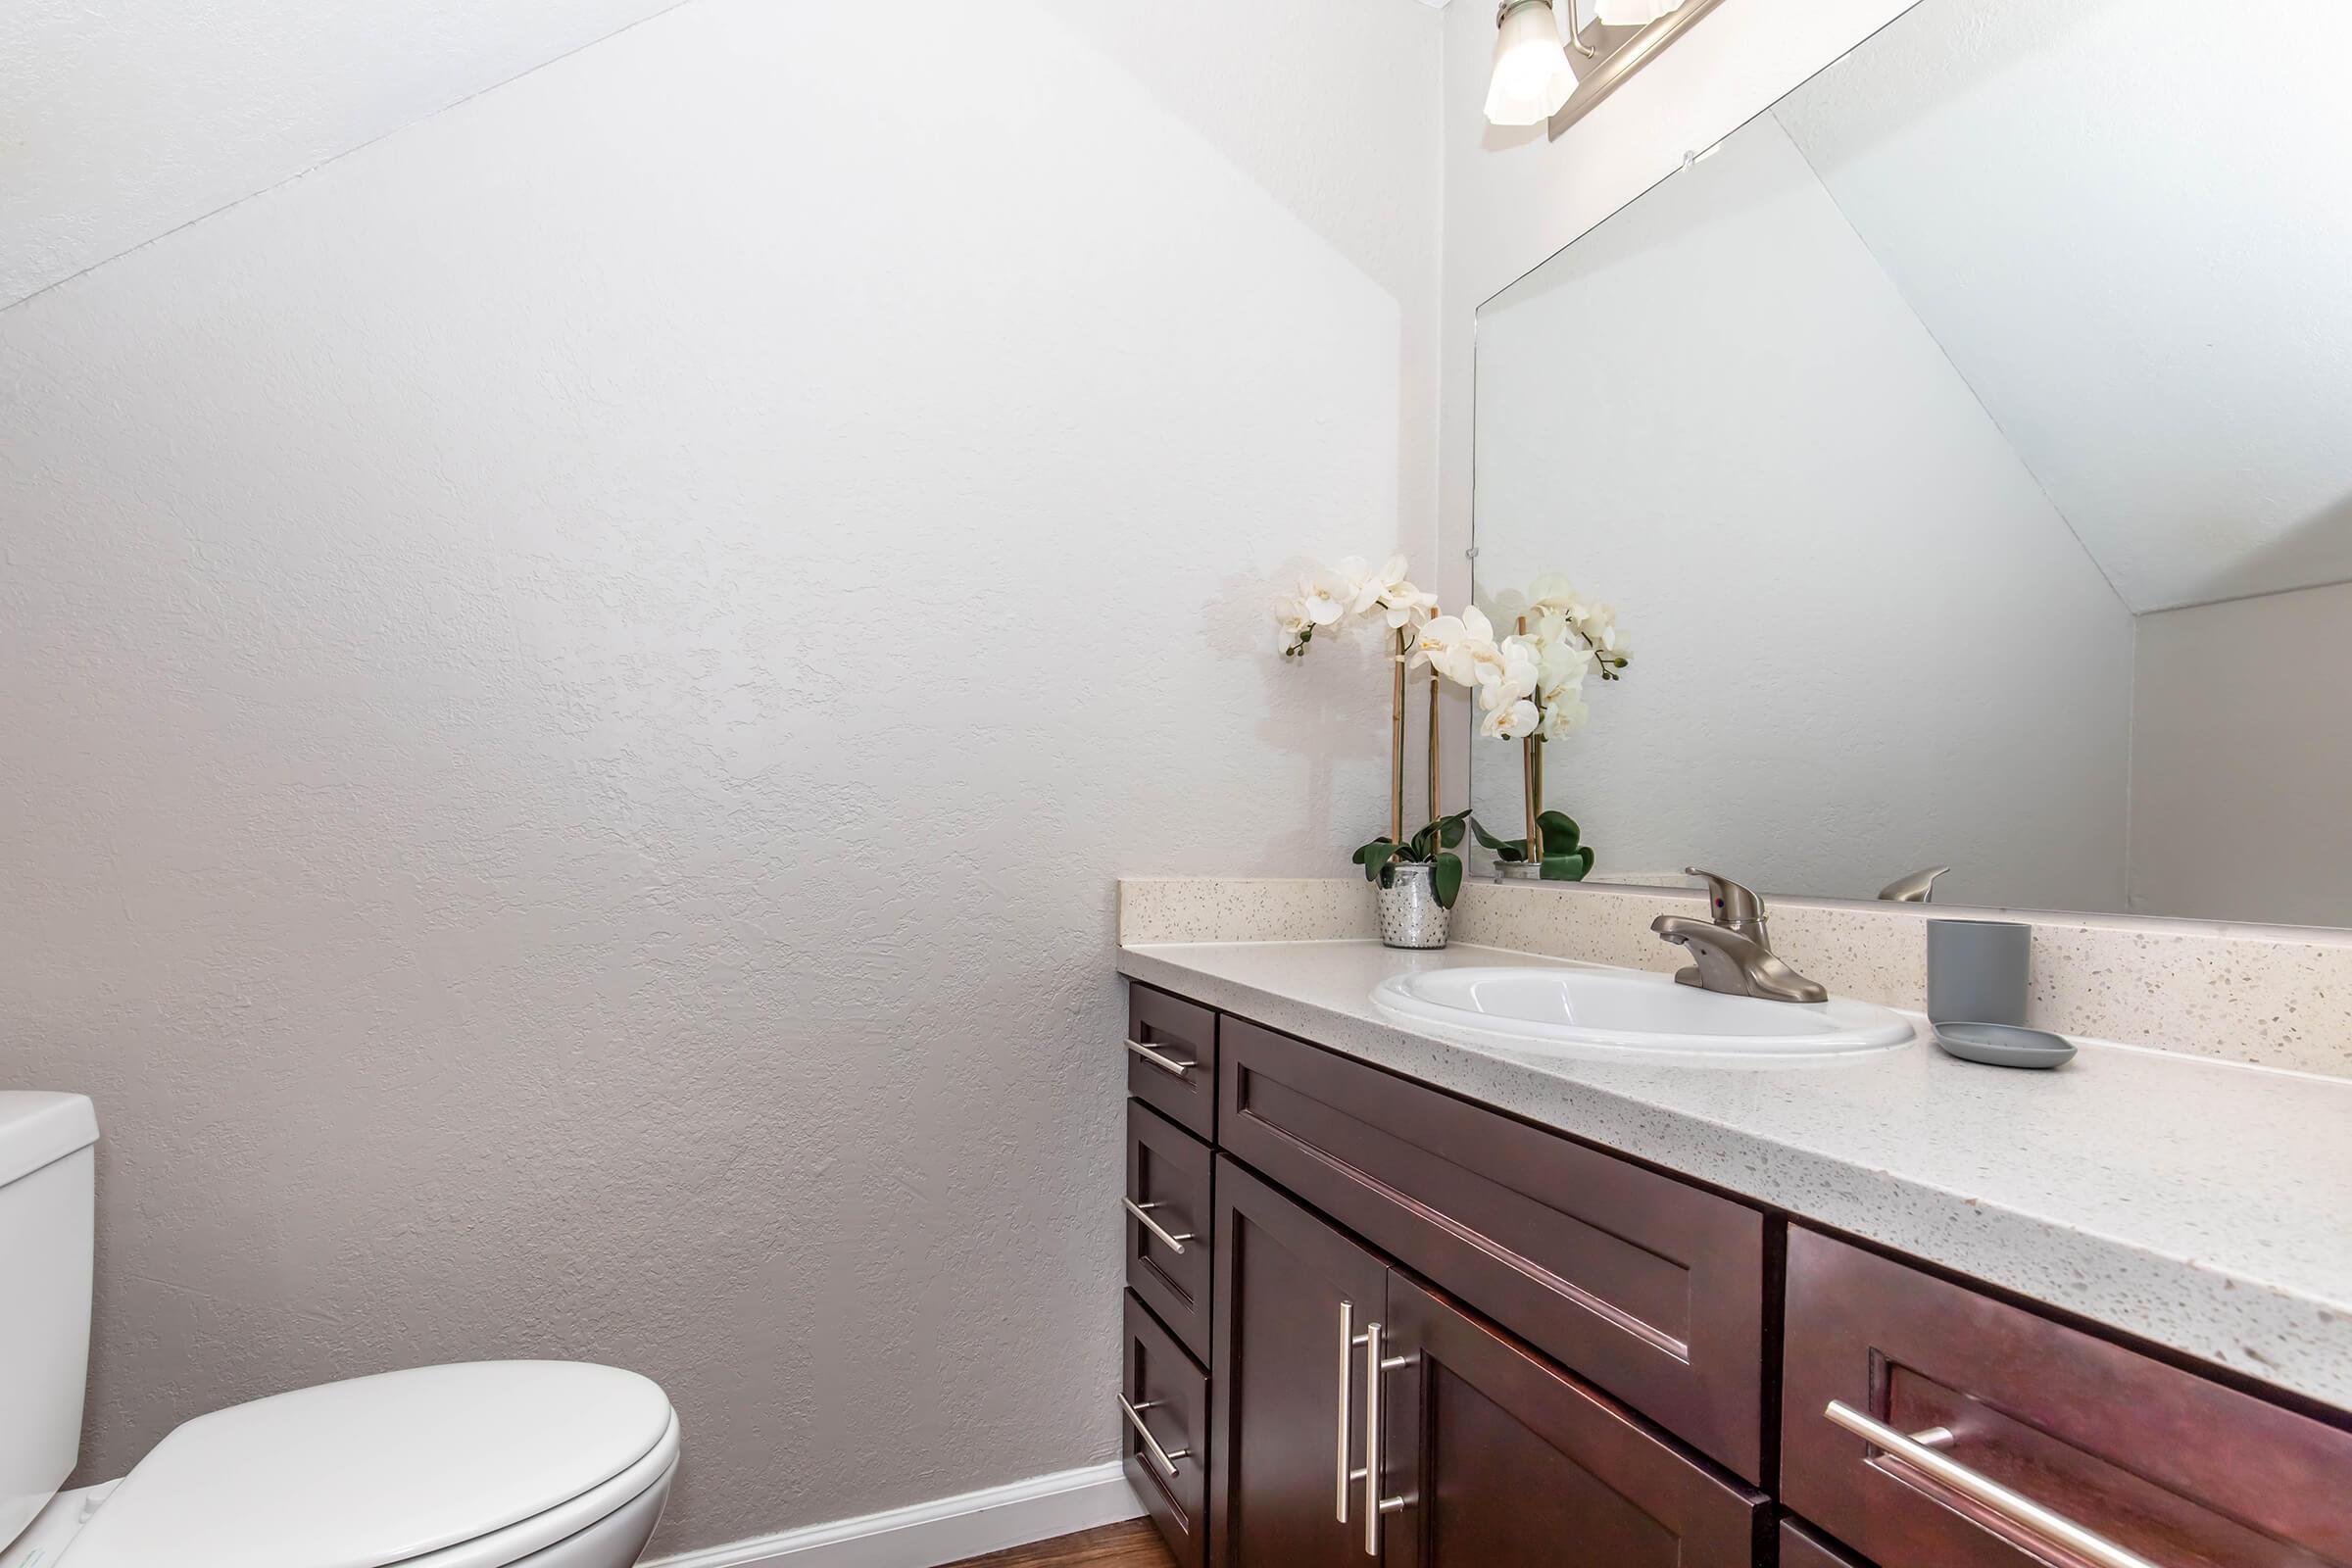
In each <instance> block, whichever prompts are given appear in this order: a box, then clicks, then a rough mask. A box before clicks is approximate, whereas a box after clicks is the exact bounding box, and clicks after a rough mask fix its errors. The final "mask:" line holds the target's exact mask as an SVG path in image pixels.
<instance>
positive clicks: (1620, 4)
mask: <svg viewBox="0 0 2352 1568" xmlns="http://www.w3.org/2000/svg"><path fill="white" fill-rule="evenodd" d="M1682 8H1683V0H1593V16H1594V17H1595V18H1596V19H1597V20H1599V21H1600V22H1601V23H1603V24H1605V25H1608V26H1612V27H1646V26H1648V25H1650V24H1651V23H1653V22H1655V21H1657V20H1658V19H1659V18H1660V17H1663V16H1670V15H1672V14H1673V13H1674V12H1677V11H1680V10H1681V9H1682Z"/></svg>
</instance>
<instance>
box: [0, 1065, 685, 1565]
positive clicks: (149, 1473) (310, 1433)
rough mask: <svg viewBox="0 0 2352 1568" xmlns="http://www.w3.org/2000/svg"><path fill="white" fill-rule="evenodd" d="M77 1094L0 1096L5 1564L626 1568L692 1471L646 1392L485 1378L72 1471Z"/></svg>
mask: <svg viewBox="0 0 2352 1568" xmlns="http://www.w3.org/2000/svg"><path fill="white" fill-rule="evenodd" d="M97 1141H98V1120H97V1114H96V1111H95V1110H94V1109H93V1107H92V1106H91V1103H90V1102H89V1101H88V1100H87V1099H86V1098H84V1097H83V1096H80V1095H58V1094H26V1093H17V1092H0V1279H5V1280H6V1281H7V1282H8V1283H7V1288H6V1289H5V1290H0V1390H5V1391H6V1398H5V1400H0V1568H387V1565H389V1564H394V1563H397V1564H399V1565H400V1568H525V1565H527V1568H629V1565H630V1564H632V1563H634V1562H636V1561H637V1559H638V1555H639V1554H640V1553H641V1552H642V1551H643V1550H644V1549H645V1544H646V1541H647V1540H648V1539H649V1538H650V1537H651V1536H652V1535H653V1533H654V1525H655V1522H656V1521H657V1520H659V1519H660V1517H661V1514H662V1503H663V1502H664V1501H665V1500H666V1499H667V1498H668V1495H669V1487H670V1481H671V1478H672V1477H673V1476H674V1475H675V1474H676V1473H677V1466H678V1420H677V1416H676V1414H675V1413H674V1412H673V1411H672V1410H671V1409H670V1407H669V1400H668V1398H667V1397H664V1396H663V1394H662V1390H661V1389H660V1388H659V1387H657V1386H656V1385H655V1384H654V1383H653V1382H652V1381H650V1380H649V1379H646V1378H643V1377H640V1376H639V1375H638V1374H636V1373H634V1372H624V1371H621V1370H620V1369H618V1368H616V1367H609V1366H594V1365H589V1364H587V1363H584V1362H576V1361H473V1362H463V1363H458V1364H455V1365H448V1366H423V1367H413V1368H410V1369H408V1370H406V1371H400V1372H386V1373H382V1374H380V1375H378V1376H375V1377H365V1378H354V1379H352V1380H350V1381H348V1382H343V1383H327V1384H321V1385H319V1387H317V1388H309V1389H297V1390H295V1391H293V1392H292V1393H289V1394H279V1395H273V1396H271V1397H269V1398H264V1399H256V1400H254V1401H252V1402H251V1403H249V1404H239V1405H232V1406H230V1407H229V1408H227V1409H225V1410H216V1411H214V1412H213V1413H212V1414H210V1415H202V1416H198V1417H196V1418H195V1419H194V1420H192V1421H189V1422H186V1423H185V1424H183V1425H181V1426H179V1427H177V1428H176V1429H174V1430H173V1431H172V1433H171V1434H170V1435H169V1436H168V1437H166V1438H165V1439H164V1441H163V1442H161V1443H159V1444H157V1445H156V1446H155V1448H154V1451H152V1452H151V1453H149V1454H148V1455H147V1457H146V1458H144V1459H142V1460H140V1461H139V1462H138V1463H137V1464H136V1465H135V1466H133V1467H132V1468H131V1471H130V1473H129V1474H128V1475H126V1476H124V1477H123V1479H122V1480H121V1481H119V1482H116V1483H113V1484H112V1485H109V1486H105V1487H98V1488H92V1489H89V1490H88V1491H86V1492H79V1493H68V1494H64V1495H59V1494H58V1488H59V1487H60V1486H61V1485H63V1484H64V1482H65V1479H66V1477H67V1476H68V1474H70V1473H71V1472H72V1471H73V1467H74V1464H75V1462H76V1460H77V1458H78V1451H79V1446H80V1439H81V1411H82V1394H83V1386H84V1382H85V1380H86V1377H87V1373H88V1365H89V1345H90V1278H91V1259H92V1249H93V1244H94V1242H95V1210H94V1208H93V1203H92V1191H93V1188H92V1180H91V1175H92V1170H93V1168H94V1164H95V1161H94V1158H93V1151H92V1146H93V1145H95V1144H96V1143H97Z"/></svg>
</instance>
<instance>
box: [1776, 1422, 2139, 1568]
mask: <svg viewBox="0 0 2352 1568" xmlns="http://www.w3.org/2000/svg"><path fill="white" fill-rule="evenodd" d="M1822 1414H1823V1415H1826V1416H1828V1417H1829V1418H1830V1420H1832V1421H1833V1422H1835V1423H1837V1424H1838V1426H1841V1427H1843V1428H1844V1429H1845V1430H1846V1431H1848V1432H1851V1433H1852V1434H1853V1435H1854V1436H1856V1437H1858V1438H1860V1439H1862V1440H1863V1441H1864V1442H1866V1443H1868V1444H1870V1446H1873V1447H1875V1448H1884V1449H1885V1450H1886V1451H1887V1452H1888V1453H1891V1454H1893V1455H1894V1456H1895V1457H1896V1458H1898V1459H1900V1460H1902V1461H1903V1463H1905V1464H1907V1465H1909V1466H1911V1468H1912V1469H1914V1470H1919V1471H1924V1472H1925V1473H1927V1474H1928V1475H1931V1476H1934V1477H1935V1478H1936V1480H1938V1481H1940V1482H1942V1483H1943V1484H1944V1485H1945V1486H1947V1487H1949V1488H1951V1489H1952V1490H1953V1491H1954V1492H1957V1493H1959V1494H1961V1495H1963V1496H1966V1497H1970V1498H1972V1499H1974V1500H1975V1501H1977V1502H1980V1503H1983V1504H1984V1505H1985V1507H1986V1508H1989V1509H1991V1510H1992V1511H1993V1512H1994V1513H1996V1514H1998V1515H2000V1517H2002V1518H2003V1519H2006V1520H2008V1521H2009V1523H2011V1524H2013V1525H2015V1526H2017V1528H2018V1529H2020V1530H2023V1531H2025V1532H2026V1533H2027V1534H2029V1535H2034V1536H2038V1537H2040V1538H2041V1539H2042V1540H2044V1541H2046V1542H2048V1543H2049V1544H2051V1545H2053V1546H2056V1547H2059V1548H2060V1549H2062V1550H2065V1551H2069V1552H2072V1553H2074V1554H2075V1555H2076V1556H2078V1557H2081V1558H2083V1559H2084V1560H2085V1561H2088V1562H2093V1563H2096V1564H2098V1568H2157V1565H2156V1564H2154V1563H2152V1562H2150V1561H2148V1559H2147V1558H2145V1557H2142V1556H2141V1555H2139V1554H2138V1553H2137V1552H2135V1551H2127V1550H2125V1549H2124V1548H2123V1547H2122V1546H2119V1545H2117V1544H2115V1543H2114V1542H2112V1541H2109V1540H2108V1539H2107V1538H2106V1537H2105V1536H2101V1535H2097V1534H2095V1533H2093V1532H2091V1531H2088V1530H2085V1529H2083V1528H2082V1526H2081V1525H2079V1524H2077V1523H2075V1522H2074V1521H2073V1520H2072V1519H2069V1518H2067V1517H2066V1516H2065V1515H2064V1514H2062V1513H2058V1512H2056V1511H2054V1510H2052V1509H2049V1508H2045V1507H2043V1506H2042V1505H2041V1504H2040V1503H2038V1502H2035V1501H2034V1499H2033V1498H2032V1497H2029V1496H2027V1495H2025V1494H2024V1493H2021V1492H2012V1491H2010V1490H2009V1489H2008V1488H2007V1487H2004V1486H2002V1485H2001V1484H2000V1483H1999V1482H1997V1481H1995V1480H1993V1479H1992V1478H1991V1477H1990V1476H1985V1475H1979V1474H1978V1473H1977V1472H1976V1471H1974V1470H1971V1469H1970V1468H1969V1467H1968V1466H1966V1465H1964V1464H1962V1463H1960V1462H1959V1461H1958V1460H1956V1459H1953V1458H1950V1457H1949V1456H1947V1455H1945V1454H1942V1453H1938V1452H1937V1451H1936V1449H1937V1448H1938V1447H1940V1446H1943V1445H1946V1444H1949V1443H1950V1442H1951V1441H1952V1435H1951V1432H1950V1431H1949V1430H1948V1429H1947V1428H1944V1427H1930V1428H1929V1429H1928V1430H1927V1431H1925V1432H1914V1433H1911V1434H1909V1435H1905V1434H1903V1433H1900V1432H1897V1431H1895V1430H1894V1428H1892V1427H1890V1426H1887V1424H1885V1423H1884V1422H1880V1421H1874V1420H1872V1419H1871V1418H1870V1417H1869V1416H1866V1415H1864V1414H1863V1413H1862V1412H1861V1411H1859V1410H1857V1409H1855V1408H1853V1406H1851V1405H1849V1404H1845V1403H1843V1402H1841V1401H1839V1400H1837V1399H1832V1400H1831V1401H1830V1405H1829V1408H1828V1409H1826V1410H1824V1411H1823V1412H1822Z"/></svg>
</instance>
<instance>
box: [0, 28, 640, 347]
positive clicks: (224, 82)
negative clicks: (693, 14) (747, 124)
mask: <svg viewBox="0 0 2352 1568" xmlns="http://www.w3.org/2000/svg"><path fill="white" fill-rule="evenodd" d="M674 3H676V0H366V3H364V4H362V3H325V4H322V3H320V0H106V3H104V4H95V3H93V0H9V3H8V4H6V5H0V213H4V214H6V215H7V220H6V221H5V222H4V223H0V309H5V308H6V307H8V306H9V305H13V304H15V303H16V302H17V301H19V300H21V299H23V298H25V296H26V295H29V294H32V293H35V292H37V291H38V290H40V289H43V288H46V287H48V286H49V285H50V284H52V283H56V282H59V281H61V280H62V279H64V278H68V277H71V276H73V274H74V273H75V272H78V271H81V270H84V269H87V268H90V267H94V266H96V265H97V264H99V263H100V262H103V261H106V260H108V259H110V258H112V257H115V256H119V255H121V254H122V253H123V252H124V251H126V250H129V249H130V248H131V247H133V246H136V245H140V244H144V243H145V242H146V241H148V240H151V239H153V238H155V237H156V236H157V235H159V234H162V233H165V232H168V231H169V230H171V229H172V228H176V227H177V226H179V225H180V224H182V223H185V222H188V221H191V220H193V219H197V218H201V217H203V216H204V215H205V214H207V213H210V212H214V211H217V210H218V209H220V208H221V207H224V206H226V205H228V204H229V203H231V202H234V201H237V200H240V199H242V198H243V197H246V196H250V195H252V194H253V193H254V192H256V191H258V190H263V189H266V188H268V187H269V186H270V185H274V184H276V183H278V182H279V181H281V180H285V179H288V178H290V177H292V176H293V175H296V174H299V173H301V172H303V171H305V170H308V169H313V168H316V167H317V166H318V165H319V164H321V163H323V162H325V161H326V160H328V159H330V158H333V157H335V156H336V155H338V154H340V153H345V152H349V151H350V150H351V149H352V148H354V147H358V146H361V145H362V144H364V143H366V142H369V141H372V140H374V139H375V138H376V137H378V136H381V135H383V134H384V133H385V132H387V131H390V130H395V129H398V128H399V127H400V126H402V125H405V124H408V123H412V122H414V121H417V120H419V119H422V118H423V117H424V116H426V115H429V114H432V113H433V112H434V111H436V110H439V109H443V108H446V107H448V106H449V105H450V104H453V103H455V102H457V101H458V100H459V99H462V98H465V97H467V96H469V95H471V94H473V93H476V92H479V91H481V90H482V89H483V88H485V87H490V86H494V85H496V84H497V83H499V82H501V81H505V80H508V79H509V78H511V77H514V76H516V75H519V74H521V73H523V72H526V71H529V70H531V69H532V68H533V67H535V66H541V65H544V64H546V63H547V62H548V61H550V60H553V59H555V58H556V57H557V56H559V55H562V54H565V53H568V52H569V51H571V50H573V49H576V48H578V47H579V46H580V45H582V44H585V43H589V42H591V41H593V40H595V39H597V38H600V37H603V36H604V35H606V34H607V33H610V32H613V31H614V30H616V29H617V28H620V27H623V26H626V25H628V24H630V23H632V22H637V21H640V20H642V19H643V18H645V17H648V16H651V15H653V14H654V13H656V12H659V11H662V10H666V9H667V8H668V7H669V6H670V5H672V4H674Z"/></svg>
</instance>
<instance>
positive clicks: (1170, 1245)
mask: <svg viewBox="0 0 2352 1568" xmlns="http://www.w3.org/2000/svg"><path fill="white" fill-rule="evenodd" d="M1119 1201H1120V1202H1122V1203H1125V1204H1126V1205H1127V1212H1128V1213H1130V1214H1133V1215H1134V1216H1135V1222H1136V1223H1137V1224H1138V1225H1141V1226H1142V1227H1143V1228H1144V1229H1146V1230H1148V1231H1150V1232H1151V1233H1152V1235H1153V1236H1156V1237H1157V1238H1159V1245H1160V1246H1162V1247H1164V1248H1166V1249H1167V1250H1169V1251H1171V1252H1174V1253H1175V1254H1176V1255H1177V1256H1178V1257H1182V1256H1183V1255H1184V1244H1185V1243H1187V1242H1191V1241H1198V1240H1199V1238H1198V1237H1196V1236H1194V1235H1193V1233H1192V1232H1191V1231H1186V1232H1185V1233H1184V1234H1183V1235H1182V1236H1174V1235H1170V1234H1169V1232H1168V1228H1167V1227H1166V1226H1165V1225H1162V1224H1161V1223H1160V1222H1159V1221H1157V1220H1155V1219H1153V1218H1152V1214H1151V1210H1152V1209H1155V1208H1157V1207H1159V1206H1160V1205H1159V1204H1157V1203H1139V1202H1137V1201H1135V1200H1134V1199H1132V1198H1122V1199H1120V1200H1119Z"/></svg>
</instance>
